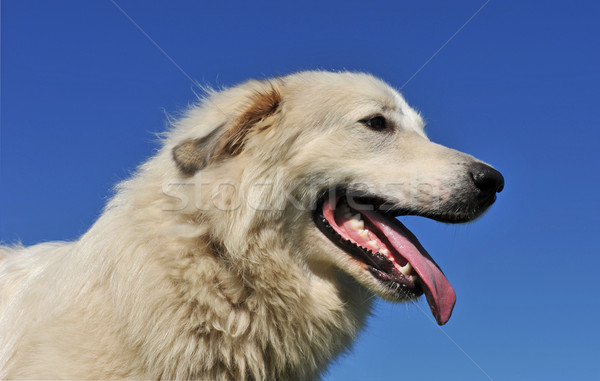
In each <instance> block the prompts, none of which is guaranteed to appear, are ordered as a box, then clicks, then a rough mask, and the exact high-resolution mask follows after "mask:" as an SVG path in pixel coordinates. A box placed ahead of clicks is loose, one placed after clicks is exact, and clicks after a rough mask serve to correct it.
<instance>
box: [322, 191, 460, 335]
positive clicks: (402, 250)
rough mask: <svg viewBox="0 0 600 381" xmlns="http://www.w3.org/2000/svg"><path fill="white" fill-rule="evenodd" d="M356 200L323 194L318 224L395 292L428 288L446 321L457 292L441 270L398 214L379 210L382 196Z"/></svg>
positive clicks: (440, 321) (435, 309) (433, 305)
mask: <svg viewBox="0 0 600 381" xmlns="http://www.w3.org/2000/svg"><path fill="white" fill-rule="evenodd" d="M355 200H356V199H354V198H350V199H349V198H348V197H346V196H336V197H323V198H321V199H320V201H319V203H318V205H317V208H316V210H315V212H314V214H313V218H314V221H315V224H316V225H317V227H318V228H319V229H320V230H321V232H323V234H324V235H325V236H326V237H327V238H329V239H330V240H331V241H332V242H333V243H334V244H336V245H337V246H338V247H339V248H340V249H342V250H343V251H345V252H346V253H347V254H348V255H349V256H350V257H351V258H353V259H354V260H356V261H358V262H360V264H361V265H362V267H363V268H364V269H365V271H368V272H369V273H370V274H371V275H372V276H373V277H374V278H375V279H376V280H377V281H378V282H379V283H380V284H382V285H383V286H384V287H385V288H386V289H388V290H389V291H390V294H391V295H394V294H396V295H398V298H400V295H402V296H404V297H405V298H406V297H408V298H409V299H412V298H417V297H418V296H420V295H422V294H423V293H424V294H425V296H426V298H427V302H428V303H429V307H430V308H431V312H432V313H433V315H434V317H435V319H436V320H437V322H438V324H440V325H443V324H446V322H447V321H448V319H450V315H451V314H452V309H453V308H454V303H455V302H456V294H455V293H454V290H453V289H452V286H451V285H450V283H449V282H448V280H447V279H446V277H445V276H444V274H443V273H442V270H441V269H440V268H439V266H438V265H437V264H436V263H435V262H434V260H433V259H432V258H431V257H430V256H429V254H428V253H427V251H425V249H424V248H423V246H422V245H421V244H420V243H419V241H418V240H417V238H416V237H415V236H414V234H412V233H411V232H410V231H409V230H408V229H407V228H406V227H405V226H404V225H403V224H402V223H401V222H400V221H398V220H397V219H396V218H395V217H396V215H394V214H392V213H390V212H389V211H385V212H384V211H382V210H381V209H383V208H382V207H381V206H382V205H384V204H385V202H384V201H383V200H380V199H377V198H361V199H360V200H359V201H360V203H359V202H356V201H355Z"/></svg>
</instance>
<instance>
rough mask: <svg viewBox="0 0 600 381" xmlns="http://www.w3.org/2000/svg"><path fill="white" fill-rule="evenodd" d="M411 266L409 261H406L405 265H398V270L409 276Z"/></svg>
mask: <svg viewBox="0 0 600 381" xmlns="http://www.w3.org/2000/svg"><path fill="white" fill-rule="evenodd" d="M412 269H413V268H412V266H411V265H410V263H407V264H406V265H404V266H402V267H400V272H401V273H402V274H404V275H406V276H409V275H410V273H411V272H412Z"/></svg>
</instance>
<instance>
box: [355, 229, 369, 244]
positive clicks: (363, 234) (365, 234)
mask: <svg viewBox="0 0 600 381" xmlns="http://www.w3.org/2000/svg"><path fill="white" fill-rule="evenodd" d="M358 234H359V235H360V236H361V237H362V238H363V239H365V240H367V241H368V240H369V231H368V230H367V229H361V230H359V231H358Z"/></svg>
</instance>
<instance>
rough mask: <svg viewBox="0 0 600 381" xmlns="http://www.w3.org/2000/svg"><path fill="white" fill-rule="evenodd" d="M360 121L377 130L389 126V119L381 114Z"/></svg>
mask: <svg viewBox="0 0 600 381" xmlns="http://www.w3.org/2000/svg"><path fill="white" fill-rule="evenodd" d="M360 122H361V123H362V124H364V125H365V126H367V127H369V128H370V129H372V130H375V131H383V130H385V129H387V127H388V123H387V120H386V119H385V118H384V117H383V116H381V115H377V116H374V117H372V118H367V119H363V120H361V121H360Z"/></svg>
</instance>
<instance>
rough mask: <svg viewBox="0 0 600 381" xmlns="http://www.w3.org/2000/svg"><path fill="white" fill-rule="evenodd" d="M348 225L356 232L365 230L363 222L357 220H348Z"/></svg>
mask: <svg viewBox="0 0 600 381" xmlns="http://www.w3.org/2000/svg"><path fill="white" fill-rule="evenodd" d="M350 225H351V226H352V227H353V228H354V229H356V230H362V229H364V228H365V222H364V221H363V220H357V219H355V218H354V217H352V219H351V220H350Z"/></svg>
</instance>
